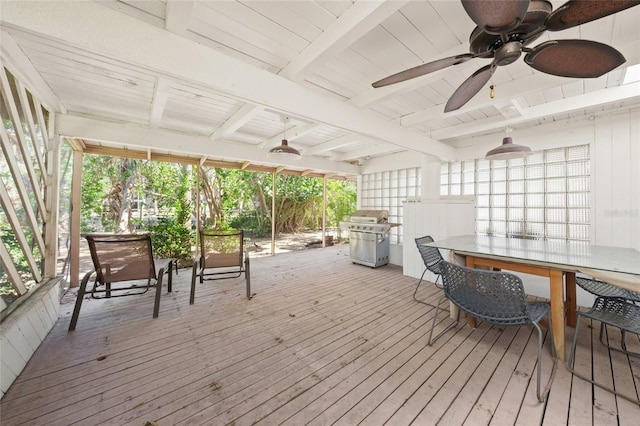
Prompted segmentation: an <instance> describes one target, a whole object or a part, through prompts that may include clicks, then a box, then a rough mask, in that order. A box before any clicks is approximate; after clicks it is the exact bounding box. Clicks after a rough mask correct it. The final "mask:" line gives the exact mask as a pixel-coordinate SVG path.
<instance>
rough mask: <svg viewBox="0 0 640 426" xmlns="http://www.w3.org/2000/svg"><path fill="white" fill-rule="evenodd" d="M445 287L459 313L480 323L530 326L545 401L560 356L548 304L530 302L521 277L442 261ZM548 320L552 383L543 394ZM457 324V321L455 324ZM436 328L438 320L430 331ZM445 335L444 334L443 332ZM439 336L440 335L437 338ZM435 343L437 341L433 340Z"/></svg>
mask: <svg viewBox="0 0 640 426" xmlns="http://www.w3.org/2000/svg"><path fill="white" fill-rule="evenodd" d="M441 270H442V284H443V287H444V294H445V296H446V297H447V298H448V299H449V300H450V301H451V302H452V303H453V304H454V305H456V306H457V307H458V308H459V309H460V310H462V311H464V312H465V313H467V314H468V315H471V316H473V317H475V318H477V319H478V320H480V321H484V322H487V323H489V324H495V325H501V326H521V325H527V324H531V325H533V326H534V327H535V329H536V330H537V331H538V364H537V367H536V368H537V388H536V395H537V397H538V401H540V402H544V400H545V399H546V397H547V395H548V393H549V389H550V388H551V383H552V382H553V378H554V377H555V373H556V367H557V365H558V357H557V355H556V351H555V345H554V344H553V331H552V328H551V315H549V305H548V304H547V303H542V302H529V301H527V295H526V294H525V292H524V286H523V285H522V280H521V279H520V277H518V276H517V275H514V274H510V273H507V272H501V271H486V270H478V269H471V268H467V267H464V266H459V265H455V264H453V263H450V262H446V261H443V263H442V266H441ZM437 310H438V308H436V315H437ZM545 316H546V317H547V318H548V321H549V337H550V341H551V342H552V343H551V351H552V354H553V368H552V371H551V374H550V377H549V381H548V382H547V385H546V387H545V389H544V391H541V390H540V388H541V374H542V373H541V371H542V344H543V342H544V336H543V334H542V329H541V328H540V325H539V323H540V321H541V320H542V319H543V318H544V317H545ZM456 323H457V321H456ZM434 327H435V317H434V321H433V324H432V326H431V332H432V333H433V328H434ZM441 334H442V333H441ZM438 337H439V336H438ZM434 340H435V339H434Z"/></svg>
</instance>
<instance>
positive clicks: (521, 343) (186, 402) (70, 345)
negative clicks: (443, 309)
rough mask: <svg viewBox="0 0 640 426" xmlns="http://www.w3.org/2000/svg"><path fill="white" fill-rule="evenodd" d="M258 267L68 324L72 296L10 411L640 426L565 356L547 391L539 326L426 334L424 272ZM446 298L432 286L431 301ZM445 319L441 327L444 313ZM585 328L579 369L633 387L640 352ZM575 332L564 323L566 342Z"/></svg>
mask: <svg viewBox="0 0 640 426" xmlns="http://www.w3.org/2000/svg"><path fill="white" fill-rule="evenodd" d="M251 267H252V284H253V290H254V292H255V293H256V295H255V297H254V298H253V299H252V300H250V301H248V300H247V299H246V298H244V297H243V292H244V281H243V279H242V278H239V279H233V280H225V281H219V282H214V283H212V282H209V283H205V284H204V285H202V286H199V287H198V293H197V295H196V303H195V305H189V303H188V299H189V280H190V271H189V270H180V274H179V276H178V277H177V279H175V280H174V291H173V293H171V294H167V293H166V292H165V293H164V294H163V298H162V302H161V308H160V318H159V319H156V320H154V319H152V318H151V312H152V298H153V295H152V294H151V293H148V294H146V295H143V296H136V297H124V298H115V299H111V300H107V301H104V300H101V301H96V300H87V301H86V303H85V304H84V306H83V307H82V312H81V313H80V320H79V323H78V328H77V330H76V331H75V332H72V333H67V327H68V324H69V319H70V315H71V311H72V309H73V300H72V299H71V298H70V300H69V301H68V302H67V303H65V304H63V305H62V307H61V318H60V320H59V321H58V322H57V324H56V325H55V327H54V329H53V330H52V331H51V333H50V334H49V335H48V336H47V338H46V340H45V341H44V342H43V344H42V345H41V347H40V348H39V349H38V350H37V352H36V354H35V355H34V357H33V359H32V360H31V361H30V362H29V364H28V365H27V367H26V369H25V370H24V372H23V373H22V374H21V375H20V377H19V378H18V379H17V381H16V382H15V383H14V384H13V386H12V387H11V388H10V389H9V392H8V393H7V394H6V396H5V397H4V399H3V400H2V401H1V403H0V410H1V411H0V413H1V414H0V416H1V417H0V423H2V425H3V426H10V425H16V424H28V425H48V426H52V425H71V424H80V425H93V424H108V425H111V424H113V425H139V426H142V425H145V424H154V423H148V422H155V424H157V425H160V426H163V425H183V424H189V425H195V424H198V425H199V424H205V425H224V424H233V425H251V424H260V425H280V424H284V425H303V424H312V425H330V424H337V425H357V424H362V425H382V424H388V425H409V424H412V425H432V424H444V425H458V424H469V425H488V424H492V425H493V424H494V425H507V424H524V425H532V424H545V425H560V424H572V425H590V424H592V425H605V424H606V425H612V424H613V425H615V424H621V425H636V424H638V423H637V422H638V418H640V407H638V406H637V405H634V404H632V403H630V402H628V401H626V400H624V399H620V398H615V397H614V396H613V395H611V394H610V393H608V392H606V391H602V390H600V389H598V388H596V389H595V390H593V389H592V386H591V385H589V384H588V383H586V382H584V381H582V380H579V379H577V378H572V376H571V375H570V374H569V373H568V372H567V370H566V369H565V367H564V366H563V364H562V363H559V364H558V370H557V374H556V378H555V381H554V384H553V387H552V389H551V393H550V397H549V399H548V401H547V403H545V404H540V403H538V402H537V399H536V397H535V365H536V343H537V336H536V334H535V332H534V331H533V328H532V327H522V328H499V327H490V326H488V325H487V324H481V325H480V326H479V327H478V328H476V329H471V328H470V327H468V326H466V325H462V323H461V325H460V326H459V327H458V328H456V329H454V330H451V331H449V332H448V333H446V334H445V335H444V336H443V337H441V338H440V339H439V340H437V341H436V343H435V344H434V345H433V346H427V344H426V342H427V334H428V331H429V326H430V321H431V319H432V317H433V309H431V308H429V307H427V306H425V305H422V304H419V303H416V302H415V301H414V300H413V299H412V297H411V295H412V292H413V290H414V286H415V283H416V280H415V279H413V278H409V277H405V276H403V275H402V269H401V268H398V267H395V266H384V267H380V268H376V269H371V268H368V267H365V266H361V265H354V264H352V263H351V262H350V260H349V256H348V247H347V246H334V247H329V248H326V249H314V250H307V251H302V252H295V253H291V254H285V255H278V256H275V257H268V258H260V259H255V260H254V261H253V262H252V265H251ZM439 294H440V293H439V292H438V291H437V290H436V289H435V287H434V286H426V288H425V291H424V293H423V294H422V297H425V298H429V299H431V300H436V299H437V298H438V296H439ZM439 316H440V315H439ZM441 317H442V318H441V322H440V325H439V326H440V327H444V326H445V325H447V324H449V323H450V320H449V319H448V317H447V316H446V315H442V316H441ZM580 331H581V334H583V335H582V336H580V348H579V349H580V350H579V353H578V358H577V364H578V365H579V368H581V369H582V370H581V371H589V370H591V369H592V367H591V365H592V361H593V365H595V367H593V370H594V374H596V375H598V376H607V375H608V377H609V378H610V379H611V377H613V380H615V384H616V386H617V387H624V388H625V389H626V390H631V392H636V390H634V389H637V388H638V387H639V383H640V360H637V359H631V360H629V359H628V358H627V357H624V356H622V355H620V354H618V353H615V352H614V353H612V354H611V355H609V353H608V352H607V351H606V350H604V349H603V347H602V345H600V343H599V342H597V328H596V329H595V330H593V329H592V328H591V327H590V326H588V324H584V325H583V326H582V327H581V330H580ZM583 332H584V333H583ZM592 334H593V338H592V337H591V335H592ZM611 334H613V333H611ZM572 337H573V330H572V329H570V328H568V330H567V345H569V344H570V342H571V340H570V339H571V338H572ZM612 338H613V337H612ZM548 340H549V339H548V338H547V341H546V342H545V355H546V358H545V362H546V364H545V363H543V364H544V365H543V380H544V379H546V377H548V373H549V368H550V366H551V363H550V355H549V351H550V347H549V341H548ZM592 340H593V343H591V342H592ZM592 345H593V351H592V350H591V346H592ZM629 346H631V347H634V348H635V349H639V348H640V343H639V342H638V339H637V338H635V340H632V341H631V343H630V345H629ZM612 372H613V373H612ZM634 387H635V388H634Z"/></svg>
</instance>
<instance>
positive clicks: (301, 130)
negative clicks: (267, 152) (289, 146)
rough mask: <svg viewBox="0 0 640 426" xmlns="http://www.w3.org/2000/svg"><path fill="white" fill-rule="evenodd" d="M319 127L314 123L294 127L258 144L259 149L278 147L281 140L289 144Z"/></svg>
mask: <svg viewBox="0 0 640 426" xmlns="http://www.w3.org/2000/svg"><path fill="white" fill-rule="evenodd" d="M318 126H319V125H318V124H316V123H311V124H305V125H303V126H294V127H292V128H290V129H288V130H286V131H284V132H282V133H278V134H277V135H275V136H273V137H271V138H269V139H267V140H265V141H262V142H260V144H258V147H259V148H268V149H269V148H273V147H274V146H278V145H280V141H281V140H282V139H285V136H286V139H287V140H288V141H289V142H291V141H293V140H296V139H298V138H301V137H303V136H304V135H306V134H309V133H311V132H313V131H314V130H315V129H316V128H317V127H318Z"/></svg>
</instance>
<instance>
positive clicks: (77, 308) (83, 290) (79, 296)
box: [69, 271, 93, 331]
mask: <svg viewBox="0 0 640 426" xmlns="http://www.w3.org/2000/svg"><path fill="white" fill-rule="evenodd" d="M91 275H93V271H91V272H87V273H86V274H85V276H84V277H83V278H82V281H81V282H80V288H78V294H77V295H76V303H75V305H74V307H73V314H72V315H71V322H70V323H69V331H73V330H75V329H76V324H77V323H78V317H79V316H80V308H81V307H82V300H83V299H84V295H85V294H86V292H87V283H88V282H89V278H91Z"/></svg>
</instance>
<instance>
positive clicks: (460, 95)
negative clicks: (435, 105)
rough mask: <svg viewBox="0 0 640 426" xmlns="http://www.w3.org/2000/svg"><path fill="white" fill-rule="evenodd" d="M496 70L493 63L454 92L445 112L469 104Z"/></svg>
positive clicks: (475, 73)
mask: <svg viewBox="0 0 640 426" xmlns="http://www.w3.org/2000/svg"><path fill="white" fill-rule="evenodd" d="M495 70H496V66H495V65H494V64H493V63H492V64H489V65H487V66H484V67H482V68H480V69H479V70H478V71H476V72H474V73H473V74H472V75H471V77H469V78H467V79H466V80H465V81H464V82H463V83H462V84H461V85H460V87H458V88H457V89H456V91H455V92H453V95H451V97H450V98H449V100H448V101H447V105H446V106H445V107H444V112H449V111H455V110H457V109H458V108H460V107H461V106H462V105H464V104H466V103H467V102H469V100H470V99H471V98H473V97H474V96H475V95H476V93H478V92H479V91H480V89H482V88H483V87H484V85H485V84H487V81H489V79H490V78H491V76H492V75H493V73H494V71H495Z"/></svg>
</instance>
